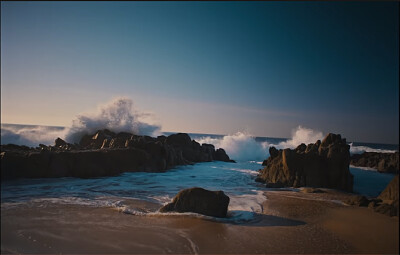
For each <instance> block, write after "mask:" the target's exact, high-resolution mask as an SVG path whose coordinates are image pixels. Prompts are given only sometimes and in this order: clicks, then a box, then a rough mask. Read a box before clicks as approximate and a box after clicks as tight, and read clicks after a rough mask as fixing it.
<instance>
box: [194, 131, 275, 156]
mask: <svg viewBox="0 0 400 255" xmlns="http://www.w3.org/2000/svg"><path fill="white" fill-rule="evenodd" d="M199 143H209V144H213V145H214V146H215V147H216V148H224V150H225V151H226V153H227V154H228V155H229V157H230V158H232V159H235V160H239V161H249V160H255V159H259V160H261V159H263V158H265V157H266V153H267V151H268V147H267V145H268V143H259V142H257V141H256V140H255V138H254V137H253V136H251V135H250V134H246V133H242V132H237V133H236V134H233V135H227V136H224V137H223V138H222V139H218V138H211V137H205V138H203V139H200V140H199Z"/></svg>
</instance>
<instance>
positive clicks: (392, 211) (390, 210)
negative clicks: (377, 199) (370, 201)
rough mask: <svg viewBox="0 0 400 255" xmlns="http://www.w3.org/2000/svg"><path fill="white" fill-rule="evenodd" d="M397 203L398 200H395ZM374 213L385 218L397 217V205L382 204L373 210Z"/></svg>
mask: <svg viewBox="0 0 400 255" xmlns="http://www.w3.org/2000/svg"><path fill="white" fill-rule="evenodd" d="M397 201H398V200H397ZM373 209H374V211H375V212H377V213H382V214H385V215H387V216H399V204H398V203H397V204H395V203H394V204H387V203H382V204H380V205H378V206H376V207H374V208H373Z"/></svg>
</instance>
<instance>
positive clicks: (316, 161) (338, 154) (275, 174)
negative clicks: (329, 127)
mask: <svg viewBox="0 0 400 255" xmlns="http://www.w3.org/2000/svg"><path fill="white" fill-rule="evenodd" d="M349 148H350V147H349V145H347V144H346V139H342V138H341V136H340V135H336V134H331V133H330V134H328V135H327V136H326V137H325V138H324V139H323V141H322V142H321V141H320V140H318V141H317V142H316V143H314V144H308V145H305V144H301V145H299V146H298V147H297V148H296V149H294V150H292V149H284V150H277V149H276V148H274V147H271V148H270V149H269V152H270V157H269V158H268V159H267V160H265V161H264V162H263V165H264V166H265V167H264V169H261V170H260V172H259V175H258V177H257V179H256V180H257V181H260V182H265V183H267V186H288V187H301V186H307V187H324V188H333V189H340V190H344V191H349V192H351V191H352V190H353V176H352V175H351V173H350V171H349V162H350V153H349Z"/></svg>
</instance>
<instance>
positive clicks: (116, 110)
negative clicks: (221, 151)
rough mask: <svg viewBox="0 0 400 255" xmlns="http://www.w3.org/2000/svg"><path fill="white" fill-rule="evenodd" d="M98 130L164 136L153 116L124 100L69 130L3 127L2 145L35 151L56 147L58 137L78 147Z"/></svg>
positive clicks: (84, 116)
mask: <svg viewBox="0 0 400 255" xmlns="http://www.w3.org/2000/svg"><path fill="white" fill-rule="evenodd" d="M99 129H109V130H111V131H114V132H130V133H133V134H138V135H149V136H156V135H159V134H160V133H161V132H160V130H161V126H160V125H159V124H157V123H155V121H154V116H153V114H151V113H145V112H140V111H137V110H135V109H134V107H133V101H132V100H131V99H129V98H124V97H121V98H115V99H114V100H112V101H110V102H108V103H106V104H104V105H100V106H99V107H98V109H97V111H95V112H89V113H84V114H79V115H77V116H76V118H75V119H73V120H72V125H71V126H70V127H66V128H65V127H49V126H37V125H36V126H34V125H14V124H2V125H1V143H2V144H9V143H13V144H17V145H26V146H31V147H35V146H37V145H38V144H39V143H42V144H46V145H49V144H53V143H54V140H55V139H56V138H57V137H60V138H62V139H64V140H66V141H68V142H70V143H77V142H79V140H80V138H81V137H82V136H83V135H86V134H91V133H94V132H96V131H97V130H99Z"/></svg>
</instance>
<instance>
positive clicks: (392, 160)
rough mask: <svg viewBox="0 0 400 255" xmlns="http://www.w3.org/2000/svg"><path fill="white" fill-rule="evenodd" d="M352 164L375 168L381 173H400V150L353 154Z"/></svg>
mask: <svg viewBox="0 0 400 255" xmlns="http://www.w3.org/2000/svg"><path fill="white" fill-rule="evenodd" d="M350 164H351V165H353V166H360V167H370V168H375V169H377V170H378V172H381V173H394V174H398V173H399V152H395V153H378V152H364V153H362V154H353V155H352V156H351V161H350Z"/></svg>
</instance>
